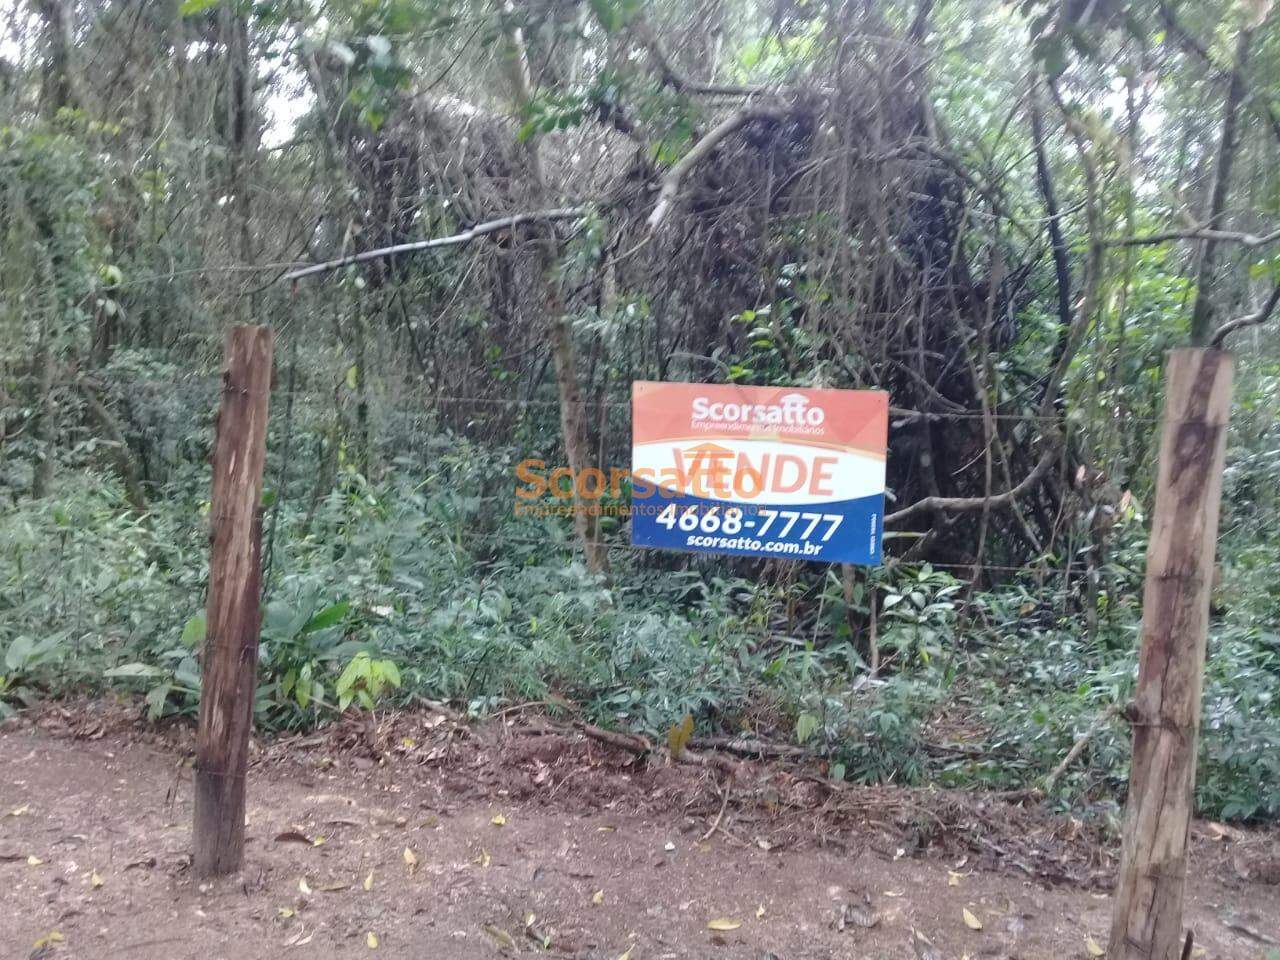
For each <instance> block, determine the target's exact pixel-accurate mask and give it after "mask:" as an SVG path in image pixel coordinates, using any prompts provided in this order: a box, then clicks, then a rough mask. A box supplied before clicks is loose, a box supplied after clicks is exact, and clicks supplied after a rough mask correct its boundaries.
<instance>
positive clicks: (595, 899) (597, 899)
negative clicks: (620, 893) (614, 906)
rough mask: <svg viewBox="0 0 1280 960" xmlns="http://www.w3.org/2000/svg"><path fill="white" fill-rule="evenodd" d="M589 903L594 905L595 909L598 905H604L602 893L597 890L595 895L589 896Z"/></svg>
mask: <svg viewBox="0 0 1280 960" xmlns="http://www.w3.org/2000/svg"><path fill="white" fill-rule="evenodd" d="M591 902H592V903H594V904H595V905H596V906H597V907H598V906H600V904H602V903H604V891H603V890H597V891H596V892H595V893H593V894H592V895H591Z"/></svg>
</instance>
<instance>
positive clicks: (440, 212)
mask: <svg viewBox="0 0 1280 960" xmlns="http://www.w3.org/2000/svg"><path fill="white" fill-rule="evenodd" d="M13 12H14V16H13V18H12V24H13V26H12V30H11V34H10V36H9V38H8V39H7V40H6V41H5V42H4V44H3V45H0V57H3V60H2V61H0V110H2V111H3V116H2V117H0V174H2V175H0V242H2V244H3V258H2V259H0V331H3V340H2V341H0V498H3V513H2V514H0V649H2V650H4V656H5V666H4V675H3V679H0V704H3V706H2V707H0V709H10V708H16V707H19V706H20V705H22V704H23V703H25V702H29V701H30V700H32V699H33V698H37V697H40V696H44V695H50V694H58V693H62V692H66V691H69V690H72V689H78V688H83V687H87V688H90V689H103V688H110V689H114V690H125V691H132V692H136V693H139V694H142V695H144V696H145V698H146V704H147V709H148V710H149V712H150V714H151V716H152V717H153V718H159V717H162V716H169V715H174V714H191V713H192V712H193V710H194V705H195V702H196V696H197V693H198V685H199V680H198V677H199V659H200V658H199V649H200V643H201V640H202V637H203V618H202V616H201V613H200V611H201V608H202V606H203V590H204V579H205V573H206V563H207V520H206V513H207V507H208V504H207V497H208V488H209V473H208V464H207V457H208V453H209V450H210V447H211V441H212V415H213V409H214V405H215V403H216V401H217V382H218V381H217V365H218V361H219V356H220V350H221V339H222V334H223V331H224V330H225V328H226V326H227V325H229V324H231V323H236V322H259V323H270V324H272V325H273V326H275V328H276V330H277V355H276V391H275V395H274V397H273V400H272V423H271V428H270V435H269V442H268V453H269V458H268V475H267V488H268V490H267V496H266V502H265V503H264V524H265V530H266V538H265V539H266V551H265V555H266V558H267V565H268V571H267V576H266V589H265V593H266V595H265V597H264V602H265V604H266V617H265V626H264V636H263V655H262V664H263V669H262V685H261V687H260V690H259V700H260V720H261V722H263V723H266V724H269V725H273V726H278V727H298V726H303V725H310V724H314V723H317V722H323V721H325V720H327V719H329V718H331V717H333V716H334V715H335V714H336V713H337V712H338V711H341V710H344V709H378V708H380V705H381V704H382V703H407V702H411V701H412V700H413V699H414V698H417V697H428V698H433V699H448V700H451V701H456V702H460V703H464V704H466V705H467V707H468V709H470V710H473V711H475V712H476V713H484V712H487V711H489V710H492V709H494V708H498V707H501V706H502V705H505V704H509V703H512V702H518V701H526V700H536V701H542V702H543V703H544V704H545V705H546V708H547V709H550V710H553V711H577V712H582V713H583V714H585V715H588V716H590V717H591V718H593V719H594V720H596V721H597V722H603V723H616V724H623V725H627V726H629V727H633V728H636V729H643V730H646V731H649V732H657V733H661V732H662V731H664V730H665V729H666V728H667V727H669V726H670V725H671V724H672V723H675V722H678V721H679V720H680V718H681V717H683V716H684V714H686V713H688V714H691V715H693V717H694V718H695V720H696V721H697V722H698V724H699V725H700V726H702V727H703V728H704V729H706V730H708V731H713V730H714V731H728V732H733V731H737V730H740V729H744V728H745V729H751V730H754V731H756V732H757V733H758V734H760V735H762V736H765V737H772V738H776V739H790V740H796V741H799V742H801V743H803V744H805V745H806V746H810V747H812V748H813V749H814V750H815V752H817V753H819V754H822V755H823V756H825V757H826V758H827V761H828V762H829V764H830V769H831V772H832V773H833V774H834V775H836V776H843V777H848V778H851V779H861V780H868V781H881V780H898V781H907V782H921V781H924V780H926V779H932V780H941V781H943V782H947V783H953V784H957V785H982V786H991V787H996V788H1002V789H1003V788H1014V787H1021V786H1029V785H1036V784H1039V783H1041V782H1042V781H1043V778H1044V776H1045V775H1046V774H1048V773H1049V772H1050V771H1051V770H1053V769H1054V768H1055V766H1056V765H1057V763H1058V762H1059V760H1061V758H1062V757H1063V755H1064V754H1065V753H1066V751H1067V750H1068V748H1069V747H1070V746H1071V744H1072V742H1073V740H1074V739H1075V738H1076V737H1077V736H1078V735H1079V734H1081V733H1082V732H1083V731H1085V730H1087V729H1090V728H1093V729H1094V731H1095V732H1094V733H1093V735H1092V737H1091V739H1090V741H1089V745H1088V748H1087V749H1086V750H1085V751H1084V753H1083V754H1082V756H1081V758H1080V759H1079V760H1078V761H1077V762H1076V763H1075V764H1073V765H1072V766H1071V767H1069V768H1068V769H1067V770H1065V771H1064V772H1063V773H1061V774H1060V775H1058V776H1056V778H1055V779H1054V781H1053V790H1052V791H1051V792H1052V794H1053V796H1054V797H1055V798H1056V799H1057V800H1058V801H1060V802H1063V803H1075V804H1082V805H1087V804H1097V805H1099V809H1103V810H1107V809H1110V805H1111V804H1113V803H1114V801H1115V799H1116V798H1117V796H1118V795H1119V792H1120V791H1122V790H1123V786H1124V780H1125V773H1126V771H1125V764H1126V762H1127V753H1128V750H1127V743H1128V739H1127V738H1128V732H1127V729H1126V727H1125V726H1124V724H1123V722H1122V721H1121V720H1119V719H1108V716H1109V714H1108V713H1107V711H1108V710H1109V709H1110V708H1112V707H1114V706H1116V705H1121V704H1123V703H1124V702H1125V701H1126V698H1127V697H1128V695H1129V692H1130V688H1131V684H1132V678H1133V673H1134V664H1135V660H1136V653H1135V649H1134V647H1135V642H1136V636H1137V624H1138V618H1139V615H1140V609H1139V601H1140V584H1141V575H1142V557H1143V551H1144V548H1145V536H1146V523H1147V520H1148V519H1149V517H1148V515H1149V511H1150V508H1151V500H1152V487H1153V483H1154V472H1153V469H1152V467H1153V463H1152V461H1153V459H1154V453H1155V439H1154V438H1155V436H1156V419H1157V418H1158V416H1159V413H1160V404H1161V394H1160V387H1159V385H1160V382H1161V367H1162V362H1163V354H1164V351H1165V350H1167V349H1168V348H1170V347H1172V346H1176V345H1179V344H1182V343H1185V342H1187V340H1188V337H1190V338H1191V339H1192V340H1194V341H1196V342H1207V341H1208V340H1209V339H1211V338H1212V337H1214V336H1215V335H1218V336H1220V338H1221V339H1222V340H1223V342H1224V343H1225V344H1226V345H1227V346H1229V347H1231V348H1232V349H1234V350H1235V351H1236V353H1237V356H1238V375H1237V381H1238V382H1237V387H1236V406H1235V411H1234V414H1233V416H1234V420H1233V433H1232V442H1231V448H1230V451H1229V455H1228V476H1227V481H1226V491H1225V503H1224V519H1223V531H1224V532H1223V538H1222V544H1221V548H1220V558H1221V564H1220V570H1221V577H1220V583H1219V584H1217V585H1216V588H1215V608H1214V610H1215V616H1214V623H1213V635H1212V640H1211V651H1210V662H1209V668H1208V671H1209V672H1208V676H1207V678H1206V705H1205V725H1206V730H1205V737H1204V751H1203V757H1202V763H1201V771H1202V774H1201V790H1200V797H1199V802H1200V804H1201V806H1202V808H1203V809H1204V810H1205V811H1207V812H1210V813H1213V814H1215V815H1221V816H1227V817H1254V816H1258V817H1263V816H1275V815H1276V814H1277V813H1280V749H1277V746H1278V741H1280V705H1277V703H1276V702H1275V698H1274V696H1273V692H1272V691H1273V689H1274V687H1275V685H1276V681H1277V678H1278V676H1280V646H1278V645H1277V639H1276V638H1277V632H1276V627H1275V623H1276V619H1277V611H1280V592H1278V588H1277V586H1276V584H1277V583H1278V582H1280V576H1278V575H1280V546H1277V541H1276V538H1274V537H1271V536H1268V534H1267V531H1268V530H1269V529H1270V528H1271V527H1272V526H1274V525H1275V523H1276V522H1277V519H1280V504H1277V500H1276V483H1275V479H1276V476H1277V473H1278V471H1280V428H1278V427H1277V416H1276V414H1277V407H1278V405H1280V355H1278V354H1277V351H1276V349H1275V347H1274V344H1273V325H1272V326H1271V327H1269V326H1268V320H1269V318H1270V315H1271V311H1272V309H1273V308H1274V307H1275V305H1276V301H1277V299H1280V295H1278V294H1277V293H1276V291H1278V290H1280V285H1277V281H1278V280H1280V275H1278V274H1277V263H1276V261H1275V259H1274V256H1275V250H1276V246H1277V240H1278V239H1280V238H1277V236H1276V235H1275V234H1274V232H1273V231H1274V230H1275V223H1276V219H1277V207H1278V206H1280V204H1278V202H1277V196H1278V195H1277V181H1276V177H1275V173H1274V166H1275V164H1274V160H1275V156H1276V151H1277V146H1278V145H1280V123H1278V122H1277V120H1276V116H1277V112H1276V111H1277V110H1280V104H1275V96H1276V94H1277V93H1278V92H1280V91H1277V90H1276V89H1275V85H1274V82H1273V78H1274V77H1275V76H1276V75H1277V72H1276V69H1275V66H1276V61H1277V58H1278V57H1280V49H1277V41H1276V39H1275V36H1274V34H1275V31H1274V28H1273V25H1272V22H1271V20H1269V19H1268V14H1269V4H1267V3H1260V2H1245V3H1235V2H1227V0H1222V2H1215V3H1210V4H1200V3H1196V4H1192V3H1189V2H1185V3H1177V2H1173V0H1146V2H1139V0H1134V2H1109V3H1096V4H1066V5H1061V6H1058V5H1052V6H1051V5H1047V4H1036V3H1031V2H1028V3H1023V4H1019V5H1017V6H1016V7H1009V8H1005V7H995V6H992V5H989V4H984V3H978V2H972V0H954V2H936V3H935V2H930V0H916V2H909V3H907V2H877V3H860V2H837V0H831V2H816V3H809V2H795V0H793V2H787V0H778V2H776V3H771V2H765V3H749V2H739V0H702V2H699V3H693V4H688V3H664V2H660V0H652V2H646V0H591V2H589V3H586V4H580V3H575V2H563V0H549V2H542V0H539V2H533V3H515V4H503V3H500V2H489V0H375V2H369V0H359V2H354V0H353V2H347V0H330V2H326V3H323V4H312V3H301V2H296V0H264V2H260V3H256V4H253V5H242V4H236V3H232V2H230V0H182V2H176V0H147V2H137V0H131V2H115V0H102V2H98V3H82V2H77V0H41V2H40V3H38V4H33V5H22V6H17V7H14V9H13ZM1272 19H1274V18H1272ZM1273 104H1275V105H1273ZM432 239H436V240H437V241H439V242H438V243H436V244H435V245H432V246H430V247H428V248H425V249H420V250H418V251H417V252H412V253H405V254H400V255H393V256H383V255H380V254H378V251H379V250H381V249H383V248H386V247H389V246H393V245H397V244H405V243H414V242H419V241H427V240H432ZM343 258H348V259H350V260H351V261H352V262H349V263H344V264H341V265H338V266H335V267H333V268H332V269H326V270H324V271H319V272H316V273H313V274H310V275H307V276H303V277H300V278H298V279H297V280H296V281H291V280H290V278H289V277H288V274H289V272H290V271H291V270H296V269H300V268H303V267H305V266H306V265H307V264H309V263H317V262H322V261H329V260H335V259H343ZM635 379H667V380H701V381H730V382H740V383H751V384H775V383H776V384H801V385H815V386H839V387H877V388H882V389H886V390H888V391H890V395H891V403H892V405H893V407H892V430H891V440H890V443H891V456H890V461H889V485H890V488H891V493H892V498H893V499H892V502H891V504H890V507H889V512H890V514H891V516H890V517H889V521H890V522H889V534H888V539H887V540H886V546H887V548H888V551H887V552H888V554H889V555H890V557H891V559H890V561H889V562H888V563H886V565H885V566H883V567H881V568H878V569H875V570H870V571H856V570H854V569H852V568H846V569H839V568H836V569H825V568H818V567H812V566H803V565H795V564H790V563H780V562H777V561H771V562H768V563H765V562H757V561H734V562H730V561H726V560H716V559H707V558H694V557H684V556H673V555H655V554H644V553H640V552H635V551H632V550H631V549H630V548H629V547H628V546H627V531H626V523H625V520H620V519H618V518H617V517H608V516H607V517H603V518H600V520H599V521H598V524H597V523H596V522H593V521H588V520H586V519H578V520H577V521H576V522H575V521H573V520H570V519H567V518H564V517H542V518H539V517H531V516H516V515H515V513H514V510H513V508H514V504H515V497H514V494H513V491H514V487H515V485H516V479H515V474H514V467H515V465H516V463H518V462H519V461H521V460H523V459H525V458H527V457H535V458H539V459H543V460H545V461H547V462H548V463H561V462H565V463H568V464H570V465H572V466H575V467H582V466H585V465H591V464H598V465H602V466H605V467H610V466H619V467H625V466H626V465H627V463H628V457H629V454H628V444H629V416H630V415H629V408H628V400H629V390H630V383H631V381H632V380H635ZM568 497H569V495H568V494H566V498H565V501H564V502H565V504H566V505H568ZM1099 717H1102V719H1103V721H1104V722H1102V723H1101V724H1100V725H1098V726H1096V727H1094V722H1095V720H1096V719H1097V718H1099Z"/></svg>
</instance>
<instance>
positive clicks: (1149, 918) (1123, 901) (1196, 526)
mask: <svg viewBox="0 0 1280 960" xmlns="http://www.w3.org/2000/svg"><path fill="white" fill-rule="evenodd" d="M1231 377H1232V361H1231V356H1230V355H1229V354H1227V353H1225V352H1223V351H1221V350H1213V349H1202V348H1194V347H1191V348H1186V349H1181V350H1174V351H1172V352H1171V353H1170V354H1169V357H1168V362H1167V366H1166V370H1165V385H1166V390H1167V394H1166V397H1165V413H1164V427H1163V431H1162V434H1161V438H1160V462H1159V473H1158V478H1157V483H1156V504H1155V516H1154V518H1153V521H1152V525H1151V541H1150V543H1149V545H1148V547H1147V573H1146V587H1145V589H1144V592H1143V598H1142V639H1141V651H1140V654H1139V665H1138V687H1137V691H1136V693H1135V695H1134V700H1133V703H1132V704H1131V705H1130V706H1129V707H1128V708H1127V709H1126V711H1125V715H1126V716H1127V717H1128V719H1129V721H1130V722H1131V723H1132V725H1133V763H1132V768H1131V771H1130V774H1129V794H1128V800H1127V801H1126V805H1125V817H1124V847H1123V850H1122V852H1121V856H1120V876H1119V879H1118V881H1117V883H1116V891H1115V899H1114V907H1113V913H1112V920H1111V941H1110V944H1109V950H1108V954H1107V955H1108V957H1109V958H1110V960H1139V958H1141V960H1178V958H1179V957H1180V956H1181V953H1182V947H1183V933H1182V898H1183V887H1184V884H1185V881H1186V874H1187V841H1188V837H1189V834H1190V829H1191V813H1192V793H1193V790H1194V787H1195V777H1196V745H1197V741H1198V738H1199V732H1200V700H1201V683H1202V680H1203V677H1204V659H1205V638H1206V635H1207V634H1208V630H1209V592H1210V588H1211V586H1212V579H1213V562H1214V547H1215V544H1216V541H1217V538H1218V507H1219V504H1220V501H1221V498H1222V463H1223V457H1224V455H1225V450H1226V441H1227V420H1228V417H1229V415H1230V405H1231Z"/></svg>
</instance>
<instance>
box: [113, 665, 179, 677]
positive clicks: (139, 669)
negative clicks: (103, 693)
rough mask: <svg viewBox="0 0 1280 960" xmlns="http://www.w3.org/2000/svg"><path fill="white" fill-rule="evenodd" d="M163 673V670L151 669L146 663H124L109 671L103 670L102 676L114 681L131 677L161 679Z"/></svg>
mask: <svg viewBox="0 0 1280 960" xmlns="http://www.w3.org/2000/svg"><path fill="white" fill-rule="evenodd" d="M164 673H165V672H164V670H162V669H160V668H159V667H153V666H151V665H150V664H147V663H125V664H121V665H120V666H118V667H112V668H111V669H110V670H104V671H103V672H102V675H103V676H104V677H107V678H109V679H112V680H116V679H121V678H131V677H163V676H164Z"/></svg>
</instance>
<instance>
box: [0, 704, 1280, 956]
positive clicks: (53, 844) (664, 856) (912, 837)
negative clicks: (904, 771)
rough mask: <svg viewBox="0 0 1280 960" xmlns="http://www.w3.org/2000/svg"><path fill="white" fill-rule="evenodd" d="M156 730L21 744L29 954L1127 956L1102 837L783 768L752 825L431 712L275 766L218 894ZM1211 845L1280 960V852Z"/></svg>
mask: <svg viewBox="0 0 1280 960" xmlns="http://www.w3.org/2000/svg"><path fill="white" fill-rule="evenodd" d="M134 716H135V713H134V711H133V709H132V708H122V707H121V706H120V705H106V704H88V705H77V706H76V707H74V708H55V709H51V710H46V711H45V712H43V713H42V714H41V715H39V716H37V717H31V716H26V717H21V718H18V719H16V720H15V719H11V720H9V721H6V723H4V724H3V725H0V769H2V770H3V771H4V775H3V776H0V954H2V955H3V956H4V957H15V958H19V957H49V958H54V957H57V958H62V957H66V958H71V957H77V958H91V960H99V958H107V957H111V958H116V957H120V958H139V960H160V958H165V960H183V958H201V960H220V958H225V960H248V958H259V957H277V956H289V955H291V954H292V955H296V956H299V957H315V958H321V960H325V958H332V957H354V956H365V955H368V956H371V957H374V958H376V957H380V956H385V957H387V958H413V960H434V958H444V960H451V958H460V960H466V958H484V960H495V958H500V957H504V956H511V955H514V954H516V953H521V954H527V955H531V956H532V955H536V954H538V953H542V952H545V953H547V954H549V955H552V956H559V957H572V958H579V960H588V958H599V960H619V958H626V960H658V958H685V957H696V958H725V960H740V958H741V960H770V958H775V960H828V958H833V960H834V958H869V960H870V958H903V960H911V958H917V957H919V958H923V960H934V958H937V960H952V958H954V960H959V958H962V957H966V956H967V957H969V958H970V960H978V958H1026V960H1039V958H1064V957H1081V958H1087V957H1089V956H1090V955H1091V953H1090V950H1091V947H1094V946H1096V944H1105V942H1106V930H1107V921H1108V910H1109V906H1110V904H1109V898H1108V895H1107V894H1106V892H1105V890H1104V889H1103V888H1104V887H1105V884H1106V882H1107V880H1106V878H1107V877H1109V876H1110V873H1111V871H1112V870H1113V868H1114V863H1113V860H1112V859H1111V856H1112V854H1108V853H1101V854H1100V853H1099V849H1100V848H1099V845H1098V843H1097V841H1096V837H1093V836H1091V835H1090V834H1089V833H1088V831H1087V830H1085V829H1084V828H1083V827H1082V826H1081V825H1080V824H1079V823H1078V822H1074V821H1068V820H1062V819H1055V818H1053V817H1050V816H1049V815H1048V814H1044V813H1040V812H1036V811H1035V810H1028V809H1027V808H1025V807H1020V806H1016V805H1013V804H1009V803H1005V802H1003V801H1001V800H999V799H993V798H972V797H965V798H963V799H958V798H953V797H951V796H944V795H941V794H936V793H932V792H928V791H916V792H911V791H883V790H881V791H874V790H839V791H835V790H832V789H830V788H829V787H828V786H825V785H824V783H823V782H822V781H821V780H820V778H817V777H815V776H811V775H805V774H804V773H803V772H796V771H795V770H784V769H781V768H779V767H776V766H767V765H764V764H759V765H756V764H750V765H746V766H745V767H744V769H745V770H746V771H747V772H746V773H744V775H743V776H742V777H740V778H735V781H734V783H733V785H732V787H730V788H729V792H728V794H727V797H728V799H727V800H725V799H724V798H725V796H726V794H725V793H724V790H725V789H726V788H725V784H726V782H727V781H726V780H725V779H724V778H723V777H722V776H721V775H720V773H721V772H720V771H717V770H715V769H714V768H707V767H694V766H686V765H683V764H681V765H676V766H672V765H669V764H668V765H665V766H664V765H662V764H659V763H657V762H655V761H650V762H648V763H644V762H643V761H640V760H638V759H636V758H635V757H633V756H631V755H629V754H627V753H626V752H625V751H619V750H615V749H612V748H609V747H608V746H606V745H603V744H600V743H598V742H594V741H592V740H591V739H589V738H585V737H582V736H580V735H574V734H573V733H571V732H567V731H565V730H562V729H552V728H549V727H547V726H545V725H543V724H540V722H539V721H536V720H532V721H529V722H525V721H523V720H520V719H517V718H515V717H511V718H508V719H507V720H506V721H505V722H496V723H490V724H488V725H486V726H485V727H483V728H480V729H479V730H472V729H469V728H465V727H463V726H462V725H459V724H455V723H454V722H453V719H451V718H449V717H446V716H444V715H433V714H432V713H431V712H430V711H426V712H422V713H415V714H404V715H398V716H396V717H393V718H383V719H380V720H379V721H378V722H377V723H376V724H375V723H373V722H368V723H361V722H354V723H344V724H340V725H338V726H336V727H333V728H329V730H328V731H327V732H325V733H323V734H319V735H315V736H310V737H293V738H284V739H282V740H279V741H276V742H274V743H271V744H268V745H266V746H263V747H259V748H257V749H256V751H255V757H254V762H253V765H252V767H251V771H250V778H249V810H248V842H247V850H246V864H245V868H244V870H243V871H242V872H241V873H240V874H238V875H236V876H234V877H230V878H226V879H223V880H220V881H217V882H212V883H202V882H199V881H198V880H196V879H195V878H194V877H193V876H192V874H191V871H190V867H189V850H190V839H191V838H190V829H191V805H192V800H191V793H192V791H191V770H190V753H189V751H190V745H191V741H190V737H191V732H190V729H189V727H186V726H181V725H179V726H175V727H173V728H170V729H168V730H166V731H161V732H154V731H149V730H147V728H146V727H145V726H144V725H142V724H140V723H138V722H137V721H136V720H134ZM713 826H714V827H715V829H714V830H712V827H713ZM1195 834H1196V840H1195V845H1194V863H1193V869H1192V871H1191V874H1192V876H1191V881H1190V886H1189V905H1188V913H1187V919H1188V923H1189V924H1190V926H1191V927H1192V928H1193V929H1194V931H1195V935H1196V945H1197V949H1196V953H1195V955H1196V956H1197V957H1203V958H1258V960H1275V958H1277V957H1280V886H1277V885H1275V884H1274V881H1275V880H1276V879H1277V878H1276V877H1275V876H1274V875H1272V874H1271V873H1269V872H1268V871H1269V870H1272V869H1273V868H1274V865H1275V864H1274V861H1275V858H1276V855H1277V853H1278V852H1280V843H1278V842H1277V834H1275V833H1272V834H1266V833H1249V832H1245V831H1239V830H1235V829H1231V828H1224V827H1221V826H1220V825H1213V824H1204V825H1198V826H1197V829H1196V831H1195ZM1267 880H1270V881H1272V882H1271V883H1268V882H1265V881H1267ZM717 927H719V928H720V929H716V928H717ZM979 927H980V928H979ZM913 931H916V932H917V933H918V934H919V935H920V936H921V937H924V938H927V941H926V940H924V939H915V940H914V942H913V937H914V936H915V934H913ZM1090 938H1092V941H1093V942H1092V943H1091V942H1090Z"/></svg>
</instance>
